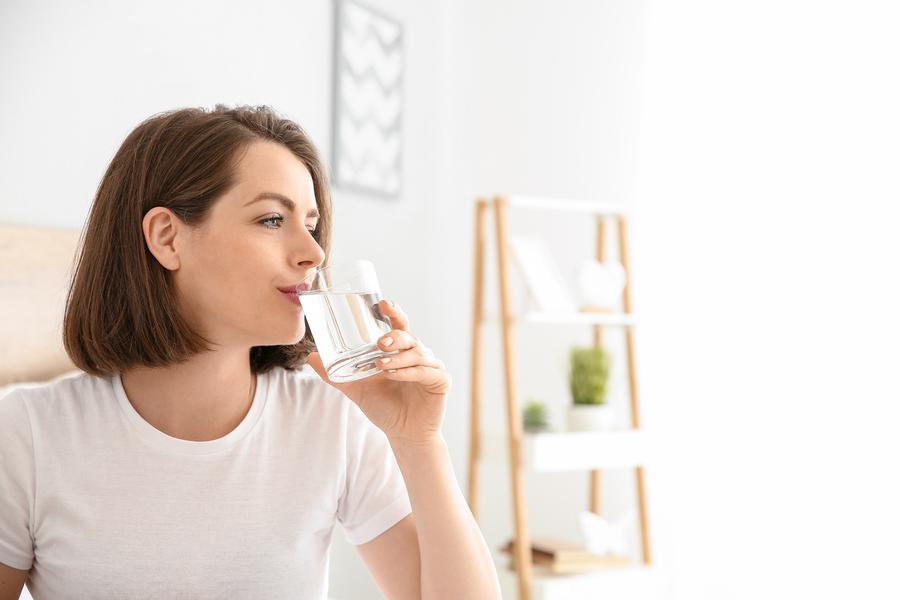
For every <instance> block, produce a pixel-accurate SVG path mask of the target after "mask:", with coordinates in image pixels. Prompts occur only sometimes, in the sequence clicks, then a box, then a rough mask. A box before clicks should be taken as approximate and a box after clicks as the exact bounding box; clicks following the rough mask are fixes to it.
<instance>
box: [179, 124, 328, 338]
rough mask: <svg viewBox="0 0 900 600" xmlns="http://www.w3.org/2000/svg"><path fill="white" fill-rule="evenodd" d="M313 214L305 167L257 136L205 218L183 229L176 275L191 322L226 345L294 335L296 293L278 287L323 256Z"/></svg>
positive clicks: (299, 328)
mask: <svg viewBox="0 0 900 600" xmlns="http://www.w3.org/2000/svg"><path fill="white" fill-rule="evenodd" d="M261 194H262V195H263V196H262V197H261V196H260V195H261ZM265 194H279V195H281V196H284V198H285V200H284V201H280V200H278V199H277V198H273V197H265ZM291 203H293V205H294V208H293V210H291V209H290V208H289V206H290V204H291ZM318 221H319V219H318V211H317V207H316V197H315V192H314V188H313V180H312V176H311V175H310V174H309V171H308V170H307V169H306V166H305V165H304V164H303V163H302V162H301V161H300V160H299V159H298V158H297V157H296V156H294V155H293V154H292V153H291V151H290V150H288V149H287V148H285V147H284V146H282V145H280V144H277V143H275V142H266V141H259V142H254V143H253V144H252V145H251V146H250V147H249V149H248V150H247V152H246V154H245V155H244V158H243V159H242V161H241V162H240V164H239V165H238V167H237V172H236V184H235V186H234V187H233V188H232V189H231V190H230V191H228V192H227V193H226V194H225V195H224V196H222V197H221V198H220V199H219V200H218V201H217V202H216V203H215V204H214V205H213V206H212V208H211V210H210V214H209V219H208V221H206V222H205V223H204V224H203V225H202V226H200V227H197V228H193V229H191V228H188V236H187V243H186V244H184V247H183V251H182V252H179V255H180V257H181V266H180V268H179V269H177V270H176V271H175V272H174V276H175V281H176V285H177V288H178V293H179V296H180V301H181V305H182V307H183V310H184V311H185V314H186V316H187V318H188V319H189V321H190V322H191V324H192V325H193V326H194V327H195V328H197V330H198V331H199V332H200V333H201V334H203V335H204V336H206V337H207V338H208V339H210V340H212V341H213V342H215V343H217V344H221V345H223V346H231V345H240V346H272V345H289V344H295V343H297V342H299V341H300V339H301V338H302V337H303V335H304V334H305V324H304V321H303V311H302V309H301V307H300V306H299V304H298V303H295V299H296V296H294V300H292V299H291V295H290V294H285V293H284V292H281V291H279V288H287V287H294V286H296V285H297V284H298V283H300V282H301V281H302V280H303V279H305V278H306V277H307V276H308V275H310V274H311V272H312V271H313V269H315V268H316V267H317V266H319V265H321V264H322V262H323V261H324V260H325V253H324V252H323V251H322V248H321V247H320V246H319V244H318V243H317V242H316V241H315V240H314V239H313V234H312V232H313V230H314V229H315V228H316V227H317V226H318Z"/></svg>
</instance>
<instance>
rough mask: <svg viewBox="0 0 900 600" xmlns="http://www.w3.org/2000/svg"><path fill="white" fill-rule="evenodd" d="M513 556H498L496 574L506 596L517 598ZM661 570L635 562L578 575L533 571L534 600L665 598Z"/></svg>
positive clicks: (517, 586) (535, 569) (634, 599)
mask: <svg viewBox="0 0 900 600" xmlns="http://www.w3.org/2000/svg"><path fill="white" fill-rule="evenodd" d="M510 560H511V559H510V558H509V557H503V558H499V559H497V577H498V579H499V580H500V590H501V592H502V594H503V597H504V598H510V599H513V598H518V597H519V596H518V589H519V582H518V579H517V578H516V572H515V571H514V570H512V569H510V568H509V567H508V566H507V565H508V564H509V561H510ZM662 591H663V590H662V586H661V579H660V576H659V572H658V570H657V569H655V568H654V567H652V566H650V567H647V566H644V565H641V564H635V565H633V566H630V567H621V568H609V569H603V570H598V571H591V572H589V573H580V574H577V575H552V574H545V573H542V572H541V571H539V570H538V569H537V568H535V567H532V571H531V600H597V599H598V598H609V599H615V600H638V599H640V600H651V599H653V600H655V599H658V598H661V597H662Z"/></svg>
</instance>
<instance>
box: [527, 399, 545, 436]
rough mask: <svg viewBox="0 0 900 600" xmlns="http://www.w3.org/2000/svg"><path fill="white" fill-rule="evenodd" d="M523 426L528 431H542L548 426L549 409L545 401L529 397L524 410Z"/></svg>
mask: <svg viewBox="0 0 900 600" xmlns="http://www.w3.org/2000/svg"><path fill="white" fill-rule="evenodd" d="M522 426H523V427H524V429H525V430H526V431H540V430H542V429H546V428H547V409H546V408H545V407H544V405H543V403H541V402H538V401H537V400H535V399H533V398H529V399H528V402H527V403H526V404H525V409H524V410H523V411H522Z"/></svg>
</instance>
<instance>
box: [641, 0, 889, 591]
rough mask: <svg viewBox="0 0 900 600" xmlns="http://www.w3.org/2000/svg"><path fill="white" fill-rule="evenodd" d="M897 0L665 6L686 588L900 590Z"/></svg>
mask: <svg viewBox="0 0 900 600" xmlns="http://www.w3.org/2000/svg"><path fill="white" fill-rule="evenodd" d="M898 26H900V11H898V8H897V5H896V3H889V2H869V1H864V2H802V1H799V0H796V1H784V0H781V1H777V2H775V1H761V2H752V3H751V2H716V1H702V0H688V1H685V2H678V3H669V2H656V3H654V5H653V8H652V10H651V12H650V20H649V23H648V31H647V41H648V45H647V53H646V64H645V75H646V77H645V84H644V111H643V116H644V118H643V122H642V135H641V138H640V153H639V156H640V161H639V171H638V179H637V181H638V182H639V192H638V195H637V206H638V208H639V210H640V214H639V219H640V226H641V227H642V231H643V240H644V243H643V244H642V245H641V246H640V247H639V248H638V252H639V254H640V258H641V265H642V267H643V271H641V273H640V276H641V283H642V286H643V290H642V292H643V293H642V294H641V296H640V299H641V305H642V308H643V311H642V314H643V316H644V321H643V323H644V328H643V334H644V345H643V347H642V350H643V354H642V359H643V361H644V371H643V373H644V381H645V385H644V394H645V395H647V396H649V397H650V398H652V399H653V400H654V405H655V406H654V418H655V419H656V422H657V423H658V424H659V425H660V428H661V430H662V433H663V434H664V436H665V439H666V444H667V457H668V462H669V465H668V467H669V468H670V470H669V472H665V471H663V472H662V473H660V475H662V476H663V478H664V480H659V481H658V485H659V486H660V488H661V489H660V492H661V494H660V496H662V497H664V500H663V501H664V502H665V510H666V514H667V517H666V518H665V519H664V521H663V522H662V523H660V526H664V530H662V531H660V533H661V534H664V535H665V536H666V537H667V539H668V542H669V550H670V552H669V556H668V558H669V560H670V561H672V562H673V563H674V566H675V572H676V573H677V580H676V590H677V592H678V597H680V598H760V597H768V598H798V597H804V598H848V597H856V598H896V597H898V596H900V584H898V583H897V580H896V577H894V576H892V575H891V573H892V572H893V571H894V570H895V569H894V567H895V565H894V563H895V562H896V558H897V556H898V555H897V552H896V540H897V538H898V536H900V519H898V517H897V512H896V506H898V504H900V491H898V488H897V486H896V485H895V480H896V477H895V476H894V475H893V474H894V473H895V472H896V471H897V456H898V455H900V442H898V437H897V435H896V431H895V430H896V424H897V423H898V421H900V418H898V417H900V410H898V400H900V384H898V382H897V379H896V376H895V373H896V363H897V360H898V358H900V352H898V350H897V339H898V337H900V319H898V316H897V306H900V289H898V286H897V277H896V273H897V266H896V261H897V258H898V257H900V238H898V236H897V223H898V218H900V210H898V206H897V200H898V197H900V183H898V179H897V174H896V173H897V164H898V160H900V145H898V142H897V140H898V139H900V116H898V111H897V106H898V105H900V83H898V78H897V71H898V56H900V38H898V37H897V35H896V32H897V30H898Z"/></svg>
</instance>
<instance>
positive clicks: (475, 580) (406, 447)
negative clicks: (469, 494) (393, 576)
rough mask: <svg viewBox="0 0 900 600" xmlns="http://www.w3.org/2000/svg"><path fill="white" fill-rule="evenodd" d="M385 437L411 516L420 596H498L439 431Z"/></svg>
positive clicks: (427, 599)
mask: <svg viewBox="0 0 900 600" xmlns="http://www.w3.org/2000/svg"><path fill="white" fill-rule="evenodd" d="M389 439H390V441H391V448H392V449H393V450H394V455H395V456H396V458H397V464H398V465H399V467H400V471H401V472H402V473H403V480H404V481H405V482H406V489H407V492H408V493H409V500H410V504H411V505H412V510H413V515H414V516H415V524H416V534H417V536H418V541H419V556H420V569H421V585H422V599H423V600H432V599H447V598H453V599H454V600H491V599H493V598H496V599H497V600H500V598H501V596H500V584H499V581H498V580H497V571H496V569H495V567H494V559H493V558H492V557H491V553H490V550H488V547H487V544H486V543H485V541H484V537H483V536H482V534H481V530H480V529H479V528H478V523H476V521H475V518H474V517H473V516H472V511H470V510H469V505H468V504H467V503H466V499H465V497H464V496H463V494H462V491H461V490H460V489H459V485H458V484H457V482H456V478H455V476H454V474H453V465H452V463H451V461H450V453H449V450H448V449H447V444H446V442H445V441H444V439H443V437H436V438H434V439H433V440H432V441H430V442H415V443H413V442H404V441H400V440H397V439H391V438H389Z"/></svg>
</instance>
